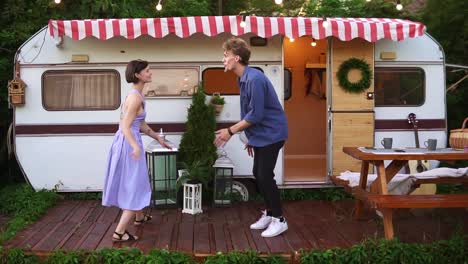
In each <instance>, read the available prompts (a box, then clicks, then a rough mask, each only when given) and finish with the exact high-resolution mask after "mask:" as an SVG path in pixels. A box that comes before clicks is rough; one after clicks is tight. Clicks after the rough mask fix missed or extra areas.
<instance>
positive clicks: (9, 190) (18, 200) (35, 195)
mask: <svg viewBox="0 0 468 264" xmlns="http://www.w3.org/2000/svg"><path fill="white" fill-rule="evenodd" d="M58 198H59V195H58V194H57V193H55V192H54V191H45V190H42V191H38V192H36V191H35V190H33V189H32V188H31V187H30V186H28V185H26V184H21V185H11V186H7V187H4V188H3V189H1V190H0V201H2V202H1V203H0V213H2V214H6V215H9V216H11V217H12V218H11V219H10V221H8V224H7V227H6V229H5V231H4V232H3V233H1V234H0V244H2V243H3V242H4V241H6V240H8V239H10V238H11V237H13V236H14V235H15V234H16V232H18V231H19V230H21V229H23V228H24V227H25V226H26V225H28V224H30V223H32V222H34V221H35V220H37V219H39V217H41V216H42V215H43V214H44V213H45V212H46V211H47V209H49V208H50V207H52V206H54V205H55V203H56V202H57V199H58Z"/></svg>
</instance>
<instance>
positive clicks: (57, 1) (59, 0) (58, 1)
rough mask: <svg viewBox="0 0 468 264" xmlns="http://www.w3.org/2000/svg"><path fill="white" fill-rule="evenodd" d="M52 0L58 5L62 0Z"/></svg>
mask: <svg viewBox="0 0 468 264" xmlns="http://www.w3.org/2000/svg"><path fill="white" fill-rule="evenodd" d="M54 2H55V3H56V4H57V5H58V4H60V2H62V0H55V1H54Z"/></svg>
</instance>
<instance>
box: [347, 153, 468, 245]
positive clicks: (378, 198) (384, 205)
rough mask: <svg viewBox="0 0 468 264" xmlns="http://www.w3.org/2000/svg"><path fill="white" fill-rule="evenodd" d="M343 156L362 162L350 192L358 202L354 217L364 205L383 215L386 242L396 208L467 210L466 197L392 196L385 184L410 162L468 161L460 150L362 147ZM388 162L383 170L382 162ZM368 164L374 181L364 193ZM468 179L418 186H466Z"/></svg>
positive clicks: (449, 178) (446, 179)
mask: <svg viewBox="0 0 468 264" xmlns="http://www.w3.org/2000/svg"><path fill="white" fill-rule="evenodd" d="M343 152H344V153H346V154H348V155H350V156H351V157H353V158H355V159H358V160H361V162H362V163H361V173H360V179H359V186H358V187H355V188H353V191H352V192H353V195H354V196H355V197H356V198H357V202H356V210H355V216H356V218H359V217H360V215H361V213H362V208H363V206H364V203H365V202H368V203H370V204H371V206H373V207H375V208H377V209H378V210H380V211H381V212H382V215H383V224H384V231H385V238H387V239H392V238H393V237H394V231H393V218H392V216H393V209H396V208H434V207H468V194H434V195H394V194H389V193H388V188H387V184H388V183H389V182H390V180H391V179H392V178H393V177H394V176H395V175H396V174H397V173H398V172H399V171H400V170H401V169H402V168H403V167H404V166H406V165H407V164H408V161H409V160H440V161H452V160H468V153H467V152H463V150H461V151H459V150H454V149H438V150H435V151H428V150H426V149H375V148H363V147H343ZM385 160H390V161H391V162H390V164H389V165H388V166H387V167H385V165H384V161H385ZM369 164H373V165H375V166H376V168H377V179H376V180H375V181H374V182H373V183H372V185H371V186H370V190H369V191H368V190H367V176H368V172H369ZM467 181H468V177H467V176H463V177H459V178H453V177H442V178H436V179H427V180H423V181H418V182H417V183H418V184H421V183H445V182H447V183H454V182H467Z"/></svg>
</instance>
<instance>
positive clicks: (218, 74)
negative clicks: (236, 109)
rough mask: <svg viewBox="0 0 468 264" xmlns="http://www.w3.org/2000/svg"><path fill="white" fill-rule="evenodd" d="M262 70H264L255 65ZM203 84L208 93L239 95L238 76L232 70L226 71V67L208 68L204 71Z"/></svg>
mask: <svg viewBox="0 0 468 264" xmlns="http://www.w3.org/2000/svg"><path fill="white" fill-rule="evenodd" d="M253 68H255V69H257V70H259V71H261V72H263V70H262V69H261V68H258V67H253ZM202 80H203V85H204V88H205V93H206V94H209V95H211V94H213V93H220V94H222V95H238V94H239V91H240V90H239V85H238V84H237V76H236V75H235V74H234V73H233V72H232V71H228V72H224V68H208V69H206V70H204V71H203V73H202Z"/></svg>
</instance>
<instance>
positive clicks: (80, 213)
mask: <svg viewBox="0 0 468 264" xmlns="http://www.w3.org/2000/svg"><path fill="white" fill-rule="evenodd" d="M92 208H94V202H93V201H82V202H81V203H79V204H78V205H77V207H76V208H75V210H73V212H72V214H71V215H70V217H69V218H68V219H66V221H69V222H73V223H80V222H81V221H83V219H85V217H86V216H88V215H89V214H90V213H91V209H92Z"/></svg>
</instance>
